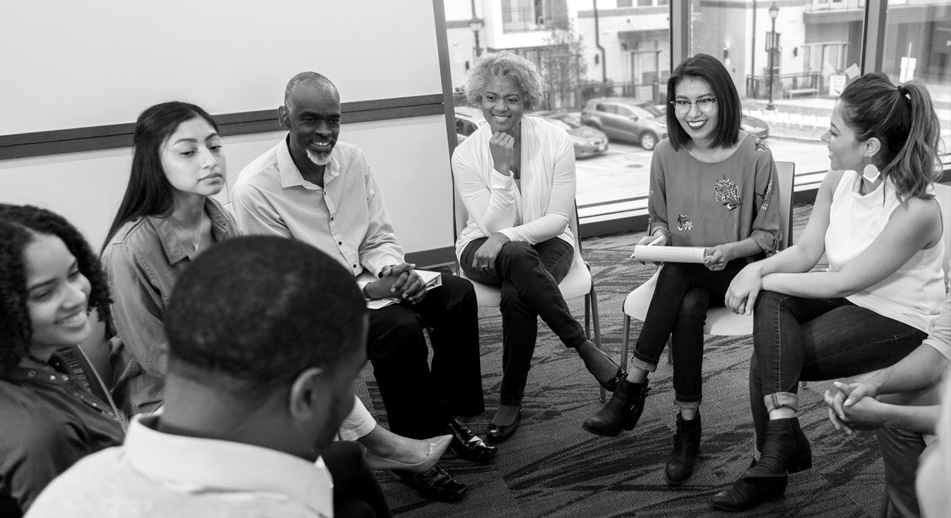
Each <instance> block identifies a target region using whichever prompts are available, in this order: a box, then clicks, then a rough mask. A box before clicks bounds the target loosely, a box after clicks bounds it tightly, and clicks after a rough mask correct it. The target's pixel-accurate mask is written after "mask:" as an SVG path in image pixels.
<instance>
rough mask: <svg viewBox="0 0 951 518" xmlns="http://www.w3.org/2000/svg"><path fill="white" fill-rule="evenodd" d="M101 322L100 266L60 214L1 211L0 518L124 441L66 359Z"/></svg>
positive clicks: (117, 418)
mask: <svg viewBox="0 0 951 518" xmlns="http://www.w3.org/2000/svg"><path fill="white" fill-rule="evenodd" d="M94 309H95V310H97V311H98V315H99V317H100V318H101V319H102V320H104V321H107V322H108V321H109V319H110V312H109V287H108V285H107V283H106V277H105V275H104V274H103V273H102V270H101V269H100V267H99V259H98V258H97V257H96V255H95V254H94V253H93V252H92V250H91V249H90V247H89V245H88V244H87V243H86V241H85V240H84V239H83V237H82V234H80V233H79V231H78V230H76V228H75V227H73V226H72V225H70V224H69V222H67V221H66V220H65V219H64V218H62V217H61V216H59V215H57V214H54V213H52V212H50V211H47V210H44V209H39V208H36V207H29V206H17V205H5V204H0V516H4V517H7V516H19V515H20V514H21V513H25V512H26V510H27V508H29V506H30V505H31V504H32V502H33V500H34V499H35V498H36V497H37V495H39V493H40V491H42V490H43V488H44V487H46V485H47V484H48V483H49V482H50V481H52V480H53V479H54V478H55V477H56V476H58V475H59V474H60V473H62V472H63V471H65V470H66V469H67V468H69V467H70V466H72V465H73V464H74V463H75V462H76V461H78V460H79V459H81V458H83V457H85V456H86V455H89V454H90V453H93V452H96V451H99V450H101V449H104V448H108V447H110V446H118V445H120V444H122V440H123V438H124V437H125V431H124V424H123V421H122V417H121V415H120V414H119V413H118V411H117V410H116V408H115V406H114V405H112V400H111V399H110V397H109V393H108V391H107V390H106V388H105V387H103V386H101V384H100V383H99V382H98V378H97V376H96V375H95V373H94V372H93V371H92V369H91V368H90V367H89V366H88V365H86V364H85V362H83V361H80V362H79V365H80V366H81V367H79V368H76V367H74V366H72V365H71V364H70V361H69V359H70V356H72V354H70V353H71V352H72V353H76V356H78V357H79V358H82V355H81V354H79V353H78V352H77V351H75V349H74V350H73V351H69V350H64V348H74V347H75V346H77V345H79V344H80V343H82V342H83V341H84V340H86V338H88V337H89V335H90V333H91V332H92V325H91V322H90V317H89V315H90V312H91V311H92V310H94Z"/></svg>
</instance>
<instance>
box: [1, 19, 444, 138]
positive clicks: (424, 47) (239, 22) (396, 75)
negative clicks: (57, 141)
mask: <svg viewBox="0 0 951 518" xmlns="http://www.w3.org/2000/svg"><path fill="white" fill-rule="evenodd" d="M303 70H316V71H318V72H321V73H324V74H325V75H327V76H328V77H330V78H331V79H332V80H333V81H334V82H335V83H336V84H337V86H338V88H340V91H341V92H343V93H344V97H345V99H346V100H348V101H361V100H368V99H380V98H387V97H405V96H411V95H425V94H432V93H438V92H441V91H442V89H441V83H440V77H439V61H438V58H437V54H436V32H435V22H434V19H433V0H400V1H399V2H380V1H374V0H346V1H338V0H273V1H269V2H257V1H253V0H244V1H238V2H236V1H234V0H230V1H229V0H202V1H200V2H196V1H193V0H162V1H160V2H136V1H132V2H130V1H128V0H95V1H85V2H84V1H79V2H77V1H75V0H28V1H4V2H3V3H2V7H0V71H2V73H0V135H5V134H14V133H27V132H34V131H44V130H54V129H63V128H75V127H85V126H100V125H104V124H118V123H125V122H131V121H134V120H135V118H136V116H138V114H139V113H140V112H141V111H142V110H143V109H145V108H146V107H148V106H151V105H152V104H156V103H158V102H162V101H167V100H172V99H179V100H188V101H191V102H194V103H196V104H199V105H201V106H202V107H204V108H205V109H206V110H208V111H209V112H210V113H212V114H214V113H231V112H243V111H254V110H265V109H272V108H276V107H277V106H278V105H279V104H280V102H281V100H282V98H283V93H284V85H285V84H286V82H287V80H288V79H290V78H291V76H293V75H294V74H296V73H298V72H301V71H303Z"/></svg>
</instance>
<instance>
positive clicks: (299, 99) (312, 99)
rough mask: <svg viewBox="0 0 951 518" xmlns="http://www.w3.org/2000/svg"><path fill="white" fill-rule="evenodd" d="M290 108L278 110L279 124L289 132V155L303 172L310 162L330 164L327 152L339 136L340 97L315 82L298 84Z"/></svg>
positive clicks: (328, 87)
mask: <svg viewBox="0 0 951 518" xmlns="http://www.w3.org/2000/svg"><path fill="white" fill-rule="evenodd" d="M289 104H290V105H289V106H282V107H281V109H280V117H281V123H282V124H283V125H284V127H285V128H287V129H288V130H289V131H290V139H289V141H290V142H289V143H290V146H289V148H290V152H291V157H293V158H294V163H296V164H297V167H298V168H301V169H302V170H303V169H305V168H306V164H307V163H308V162H309V163H311V164H314V165H316V166H325V165H327V164H329V163H330V152H331V151H333V148H334V146H335V145H336V144H337V137H338V136H339V135H340V96H339V95H338V94H337V91H336V89H334V88H332V87H330V86H327V85H320V84H315V83H301V84H299V85H297V87H296V88H295V89H294V92H293V94H292V95H291V97H290V103H289Z"/></svg>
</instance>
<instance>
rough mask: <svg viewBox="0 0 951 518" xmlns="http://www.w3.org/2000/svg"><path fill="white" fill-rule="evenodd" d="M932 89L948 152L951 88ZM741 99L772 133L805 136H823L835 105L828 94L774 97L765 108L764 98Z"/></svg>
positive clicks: (950, 128)
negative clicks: (770, 106)
mask: <svg viewBox="0 0 951 518" xmlns="http://www.w3.org/2000/svg"><path fill="white" fill-rule="evenodd" d="M943 90H947V92H945V91H943ZM929 91H930V92H931V93H932V95H933V97H932V103H933V104H934V106H935V113H936V114H937V115H938V122H939V124H940V125H941V138H942V139H943V140H944V146H945V152H947V150H948V148H949V146H951V88H944V89H939V88H929ZM742 102H743V114H744V115H749V116H751V117H756V118H758V119H762V120H764V121H766V122H767V123H768V124H769V133H770V136H775V137H784V138H795V139H805V140H819V139H820V138H821V137H822V134H823V133H825V131H826V129H828V128H829V117H831V116H832V110H833V109H834V107H835V99H833V98H829V97H809V98H803V99H780V100H774V101H773V106H774V107H775V110H766V109H765V108H766V105H767V101H765V100H762V99H743V101H742Z"/></svg>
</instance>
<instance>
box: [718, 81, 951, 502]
mask: <svg viewBox="0 0 951 518" xmlns="http://www.w3.org/2000/svg"><path fill="white" fill-rule="evenodd" d="M938 133H939V125H938V117H937V115H936V114H935V111H934V108H933V106H932V104H931V98H930V96H929V94H928V92H927V90H925V88H924V86H923V85H921V84H920V83H917V82H913V81H912V82H908V83H905V84H903V85H901V86H898V87H896V86H895V85H893V84H892V83H891V82H890V81H889V80H888V78H887V77H886V76H885V75H884V74H880V73H876V74H869V75H865V76H863V77H860V78H858V79H856V80H855V81H854V82H853V83H851V84H849V86H848V87H847V88H846V89H845V91H844V92H843V93H842V96H841V97H840V98H839V100H838V101H837V102H836V104H835V108H834V110H833V113H832V117H831V127H830V128H829V130H828V131H826V133H825V134H824V135H823V136H822V140H823V141H824V142H826V144H827V145H828V148H829V157H830V160H831V162H832V164H831V168H830V171H829V172H828V173H827V174H826V176H825V179H824V180H823V182H822V186H821V187H820V188H819V192H818V194H817V195H816V201H815V205H814V207H813V210H812V214H811V215H810V217H809V222H808V223H807V224H806V228H805V230H804V231H803V234H802V236H801V237H800V238H799V240H798V241H797V242H796V244H795V245H794V246H792V247H790V248H788V249H786V250H784V251H783V252H781V253H779V254H777V255H775V256H773V257H770V258H767V259H765V260H762V261H758V262H754V263H750V264H749V265H747V266H746V267H745V268H744V269H743V270H741V271H740V273H738V274H737V275H736V277H735V278H734V279H733V282H732V283H731V285H730V288H729V290H728V291H727V294H726V300H725V303H726V305H727V307H730V308H731V309H732V310H733V311H735V312H737V313H747V314H750V313H753V310H754V308H755V314H754V315H755V316H754V319H755V323H754V331H753V346H754V352H753V357H752V360H751V362H750V405H751V408H752V413H753V423H754V427H755V433H756V451H757V452H760V456H759V459H758V460H755V461H754V463H753V465H751V466H750V468H749V469H748V470H746V472H745V473H743V475H742V476H741V477H740V478H739V479H738V480H737V481H736V482H734V484H733V485H732V486H731V487H730V488H727V489H726V490H724V491H721V492H720V493H718V494H716V495H714V496H713V499H712V503H713V505H714V506H716V507H718V508H721V509H726V510H731V511H736V510H743V509H750V508H752V507H755V506H756V505H758V504H760V503H761V502H763V501H765V500H769V499H774V498H778V497H780V496H782V494H783V492H784V491H785V489H786V485H787V482H788V480H787V477H788V474H789V473H796V472H798V471H801V470H805V469H808V468H810V467H811V466H812V453H811V450H810V447H809V441H808V440H807V439H806V437H805V435H804V434H803V432H802V429H801V428H800V426H799V420H798V418H797V417H796V416H797V412H798V396H797V390H798V386H799V382H800V381H801V380H802V381H809V380H827V379H834V378H843V377H849V376H855V375H858V374H863V373H866V372H869V371H873V370H877V369H882V368H885V367H888V366H890V365H892V364H894V363H896V362H898V361H899V360H901V359H902V358H903V357H904V356H906V355H907V354H908V353H910V352H911V351H912V350H914V349H915V348H916V347H917V346H918V345H919V344H921V342H922V341H923V340H924V339H925V338H926V337H927V336H928V334H929V332H930V331H931V328H932V326H933V325H934V324H935V321H936V320H937V318H938V314H939V310H940V307H941V303H942V301H943V299H944V282H943V272H942V269H941V263H942V260H943V256H944V243H943V239H944V238H943V237H942V236H943V235H944V233H945V232H946V230H945V229H942V223H941V221H942V220H941V210H942V209H941V207H940V206H939V205H938V202H937V200H936V199H935V198H934V196H933V195H932V194H931V190H932V188H931V183H932V181H933V179H934V177H935V174H936V173H937V171H938V169H937V167H936V166H937V164H938V161H937V148H938V145H939V142H940V139H939V137H938ZM823 253H824V254H825V255H826V258H827V260H828V263H829V267H828V269H827V270H826V271H816V272H811V271H810V270H812V268H813V267H814V266H815V265H816V263H817V262H818V261H819V259H820V258H821V257H822V255H823Z"/></svg>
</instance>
